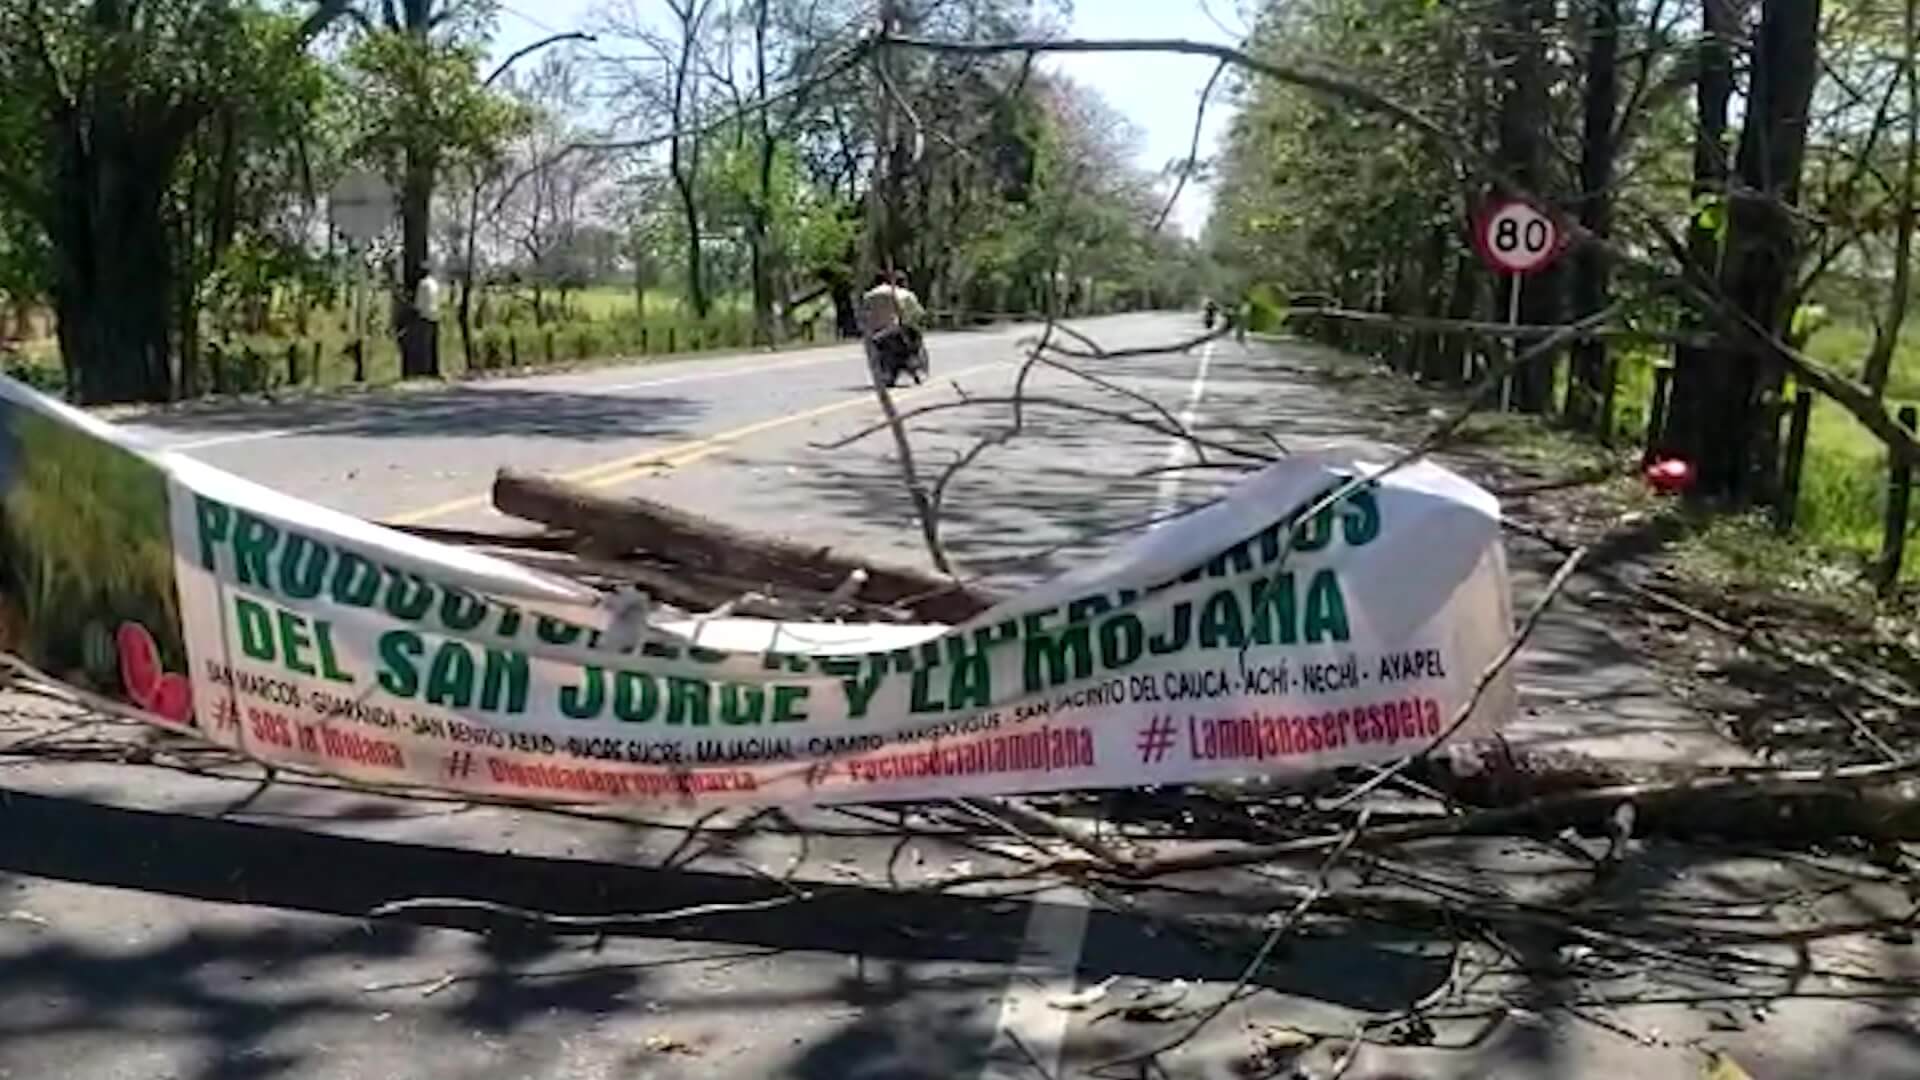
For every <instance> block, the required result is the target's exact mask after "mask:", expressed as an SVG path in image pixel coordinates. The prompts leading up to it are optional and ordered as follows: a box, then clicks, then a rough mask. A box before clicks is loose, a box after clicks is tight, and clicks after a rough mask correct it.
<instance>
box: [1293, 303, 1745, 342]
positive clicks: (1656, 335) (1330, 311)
mask: <svg viewBox="0 0 1920 1080" xmlns="http://www.w3.org/2000/svg"><path fill="white" fill-rule="evenodd" d="M1283 318H1320V319H1334V320H1338V321H1340V322H1351V323H1359V324H1361V325H1364V326H1384V327H1387V328H1388V329H1392V330H1413V331H1419V332H1422V333H1433V334H1471V335H1474V336H1478V337H1491V338H1515V339H1518V340H1523V341H1524V340H1527V339H1530V338H1542V337H1547V336H1549V335H1551V334H1553V333H1555V332H1556V331H1558V330H1559V329H1560V327H1558V326H1541V325H1537V324H1530V323H1496V322H1484V321H1481V320H1477V319H1443V318H1439V317H1437V316H1430V315H1391V314H1387V313H1385V312H1378V311H1353V310H1349V309H1347V308H1334V307H1299V308H1290V309H1288V310H1287V311H1286V312H1284V313H1283ZM1573 340H1576V341H1644V342H1652V343H1658V344H1663V345H1684V346H1690V347H1694V348H1706V347H1709V346H1711V345H1713V344H1715V343H1716V342H1717V341H1718V340H1719V339H1718V338H1715V337H1714V336H1712V335H1710V334H1689V333H1684V332H1680V331H1672V330H1635V329H1632V328H1631V327H1600V326H1596V327H1592V328H1590V329H1586V330H1582V331H1580V332H1579V333H1578V334H1576V335H1574V338H1573Z"/></svg>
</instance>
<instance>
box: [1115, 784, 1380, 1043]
mask: <svg viewBox="0 0 1920 1080" xmlns="http://www.w3.org/2000/svg"><path fill="white" fill-rule="evenodd" d="M1367 820H1368V819H1367V814H1366V813H1365V812H1362V813H1361V815H1360V817H1359V819H1358V820H1357V821H1355V822H1354V823H1353V827H1352V828H1350V829H1348V830H1347V831H1346V833H1345V834H1343V835H1342V836H1341V838H1340V842H1339V843H1338V844H1336V845H1335V846H1334V848H1333V850H1332V851H1330V852H1328V853H1327V857H1326V858H1325V859H1324V860H1322V861H1321V863H1320V870H1319V872H1318V874H1317V875H1316V878H1317V880H1316V881H1315V882H1314V885H1313V887H1312V888H1311V889H1309V890H1307V892H1306V893H1305V894H1304V895H1302V896H1301V897H1300V899H1298V900H1296V901H1295V902H1294V904H1293V906H1292V907H1290V908H1288V909H1287V911H1286V913H1285V914H1284V915H1282V916H1280V918H1279V919H1277V920H1276V921H1275V922H1274V924H1273V928H1272V929H1271V930H1269V931H1268V932H1267V936H1266V938H1265V940H1263V941H1261V942H1260V948H1259V949H1258V950H1256V951H1255V952H1254V954H1253V958H1252V959H1250V960H1248V961H1247V966H1246V967H1245V968H1243V969H1242V970H1241V972H1240V977H1239V978H1238V979H1236V980H1234V984H1233V986H1232V987H1230V988H1229V989H1228V990H1227V992H1226V993H1225V994H1222V995H1221V996H1220V1000H1218V1001H1216V1002H1214V1003H1213V1005H1212V1006H1211V1007H1210V1008H1208V1009H1207V1011H1206V1012H1204V1013H1201V1014H1200V1015H1199V1016H1198V1017H1197V1018H1195V1020H1194V1021H1193V1023H1192V1024H1190V1025H1188V1027H1187V1029H1186V1030H1185V1031H1183V1032H1181V1033H1180V1034H1179V1035H1177V1036H1175V1037H1174V1038H1172V1039H1170V1040H1168V1041H1166V1042H1164V1043H1161V1044H1160V1045H1159V1046H1156V1047H1154V1048H1153V1049H1151V1050H1147V1051H1145V1052H1143V1053H1139V1054H1133V1055H1130V1056H1128V1057H1124V1058H1120V1059H1118V1060H1116V1061H1111V1062H1108V1063H1106V1064H1105V1065H1100V1066H1097V1067H1096V1071H1099V1070H1105V1069H1109V1068H1113V1067H1115V1066H1118V1065H1127V1064H1133V1063H1136V1062H1146V1061H1151V1060H1152V1059H1154V1058H1157V1057H1159V1056H1160V1055H1161V1054H1164V1053H1166V1052H1168V1051H1169V1050H1174V1049H1176V1048H1178V1047H1180V1046H1183V1045H1185V1044H1186V1043H1188V1042H1191V1041H1192V1040H1193V1038H1194V1036H1196V1035H1198V1034H1200V1032H1201V1031H1203V1030H1205V1029H1206V1026H1207V1025H1208V1024H1211V1023H1213V1021H1214V1019H1215V1018H1216V1017H1218V1016H1219V1015H1220V1014H1221V1013H1223V1012H1225V1011H1226V1010H1227V1006H1229V1005H1231V1004H1233V1003H1234V1002H1235V1001H1237V1000H1239V998H1240V993H1241V991H1243V990H1245V989H1246V988H1247V984H1248V983H1250V982H1252V981H1253V977H1254V976H1255V975H1257V974H1259V973H1260V969H1261V968H1262V967H1265V966H1266V963H1267V957H1268V956H1270V955H1271V954H1272V953H1273V950H1274V947H1275V946H1277V945H1279V944H1280V940H1281V939H1282V938H1284V937H1286V935H1287V934H1289V933H1291V932H1292V931H1293V928H1294V927H1295V926H1297V925H1299V923H1300V920H1301V919H1303V918H1305V917H1306V915H1307V911H1308V910H1309V909H1310V908H1312V907H1313V905H1314V903H1315V902H1317V901H1318V900H1319V899H1320V898H1321V897H1322V896H1325V895H1326V893H1327V890H1328V888H1329V887H1330V885H1331V879H1332V877H1333V870H1334V867H1336V866H1338V865H1339V863H1340V860H1341V859H1343V858H1345V857H1346V854H1347V852H1348V851H1349V850H1351V849H1352V847H1353V845H1354V844H1355V842H1357V841H1358V840H1359V839H1360V836H1361V834H1362V833H1363V832H1365V831H1366V828H1367Z"/></svg>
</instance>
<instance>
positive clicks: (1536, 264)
mask: <svg viewBox="0 0 1920 1080" xmlns="http://www.w3.org/2000/svg"><path fill="white" fill-rule="evenodd" d="M1473 241H1474V246H1475V247H1476V248H1478V249H1479V250H1480V257H1481V258H1482V259H1485V260H1486V262H1487V265H1488V266H1490V267H1492V268H1493V269H1495V270H1498V271H1499V272H1501V273H1503V274H1531V273H1534V272H1535V271H1539V270H1545V269H1546V268H1547V267H1548V266H1550V265H1551V264H1552V263H1553V260H1555V259H1557V258H1559V257H1560V250H1561V247H1562V246H1563V245H1562V241H1563V237H1562V235H1561V232H1560V226H1559V224H1558V223H1557V222H1555V221H1554V220H1553V215H1551V214H1548V213H1547V212H1546V211H1544V210H1542V209H1540V208H1539V207H1537V206H1535V205H1533V204H1532V203H1530V202H1526V201H1524V200H1522V199H1504V200H1502V201H1500V202H1497V203H1493V204H1492V205H1490V206H1488V207H1487V208H1486V209H1485V210H1483V211H1481V213H1480V217H1479V220H1478V221H1476V222H1474V226H1473Z"/></svg>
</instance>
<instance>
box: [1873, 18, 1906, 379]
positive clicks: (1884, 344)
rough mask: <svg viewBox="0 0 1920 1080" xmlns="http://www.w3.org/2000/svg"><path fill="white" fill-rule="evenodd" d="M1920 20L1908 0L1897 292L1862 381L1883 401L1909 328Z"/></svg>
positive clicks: (1889, 302)
mask: <svg viewBox="0 0 1920 1080" xmlns="http://www.w3.org/2000/svg"><path fill="white" fill-rule="evenodd" d="M1916 15H1920V0H1906V5H1905V14H1904V17H1903V18H1902V20H1901V26H1900V28H1901V39H1902V41H1903V42H1904V45H1903V46H1902V49H1901V65H1900V80H1901V81H1902V82H1903V83H1905V84H1906V94H1907V118H1906V123H1905V133H1906V143H1907V145H1906V147H1905V152H1904V154H1903V155H1902V162H1901V171H1900V209H1899V211H1898V213H1897V214H1896V215H1895V219H1894V240H1893V288H1892V291H1891V295H1890V296H1889V297H1888V300H1887V320H1886V322H1885V323H1883V324H1881V326H1880V329H1879V331H1878V332H1877V333H1875V334H1874V337H1873V348H1872V349H1871V350H1869V351H1868V353H1867V362H1866V364H1865V366H1864V370H1863V375H1864V381H1865V382H1866V384H1867V389H1869V390H1871V391H1873V393H1874V395H1875V396H1876V397H1877V396H1880V395H1883V394H1885V393H1886V392H1887V377H1888V375H1889V374H1891V373H1892V370H1893V351H1894V349H1895V348H1896V347H1898V345H1899V344H1900V335H1901V332H1902V331H1903V330H1905V329H1906V322H1907V301H1908V300H1909V299H1910V297H1909V293H1911V292H1912V290H1913V233H1914V226H1915V224H1916V220H1915V212H1916V207H1915V206H1914V198H1915V194H1916V192H1915V190H1914V185H1915V179H1916V174H1917V173H1920V72H1916V71H1915V70H1914V62H1915V50H1916V47H1917V46H1920V41H1917V40H1916V37H1915V34H1916V27H1915V16H1916Z"/></svg>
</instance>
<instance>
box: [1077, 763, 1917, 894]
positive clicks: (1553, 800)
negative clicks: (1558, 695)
mask: <svg viewBox="0 0 1920 1080" xmlns="http://www.w3.org/2000/svg"><path fill="white" fill-rule="evenodd" d="M1915 772H1920V760H1913V759H1908V760H1905V761H1901V762H1897V763H1894V764H1889V765H1870V766H1853V767H1849V768H1844V769H1799V770H1780V771H1774V772H1757V771H1756V772H1747V773H1739V774H1719V775H1709V776H1695V777H1691V778H1688V779H1683V780H1677V781H1669V782H1657V783H1647V784H1626V785H1621V786H1617V787H1604V788H1595V789H1593V790H1589V791H1578V792H1572V793H1568V794H1562V795H1551V796H1545V797H1542V798H1536V799H1528V800H1525V801H1523V802H1521V803H1518V804H1516V805H1513V806H1503V807H1496V808H1492V809H1487V810H1480V811H1476V812H1474V813H1470V814H1461V815H1458V816H1455V817H1445V818H1435V819H1432V820H1429V821H1413V822H1404V823H1400V824H1395V825H1386V826H1382V827H1380V828H1378V829H1374V830H1372V831H1371V832H1369V833H1368V834H1367V836H1366V837H1365V838H1364V840H1363V846H1366V847H1376V846H1388V845H1392V844H1404V843H1407V842H1409V841H1413V840H1426V839H1432V838H1435V837H1442V836H1484V835H1489V834H1494V833H1499V832H1501V831H1504V830H1507V829H1512V828H1517V827H1522V826H1525V827H1528V828H1530V829H1536V830H1537V829H1553V828H1557V827H1561V826H1564V825H1567V824H1573V823H1576V822H1582V821H1595V820H1598V819H1599V818H1600V817H1601V816H1604V815H1605V814H1606V813H1610V812H1611V811H1612V809H1613V807H1615V806H1617V805H1619V804H1620V803H1622V802H1631V803H1633V804H1634V805H1635V806H1636V807H1638V808H1639V814H1638V818H1639V821H1640V824H1641V825H1642V826H1643V827H1646V828H1648V829H1659V828H1661V827H1663V826H1668V827H1671V826H1678V827H1679V829H1680V831H1683V832H1691V833H1696V834H1715V833H1721V834H1724V832H1726V831H1732V830H1738V829H1744V830H1745V831H1748V832H1752V831H1754V830H1755V829H1758V830H1759V831H1761V832H1763V833H1764V834H1765V835H1766V836H1768V837H1769V838H1777V837H1779V836H1781V835H1783V834H1785V833H1790V832H1791V831H1792V830H1791V829H1790V828H1787V826H1788V824H1789V818H1790V817H1791V816H1792V814H1793V811H1794V807H1792V806H1791V805H1789V804H1790V803H1792V802H1793V801H1796V800H1799V801H1804V802H1817V801H1818V800H1820V799H1821V798H1822V797H1838V798H1840V799H1842V800H1843V803H1842V812H1843V814H1845V810H1846V807H1845V801H1849V800H1850V801H1852V802H1853V803H1854V804H1855V805H1853V806H1852V807H1851V810H1852V813H1851V814H1846V817H1847V820H1843V821H1839V822H1828V824H1829V825H1834V824H1837V825H1839V826H1840V827H1838V828H1825V829H1821V830H1818V831H1819V832H1820V833H1822V834H1824V835H1826V836H1829V837H1830V836H1833V835H1856V836H1876V835H1884V836H1888V837H1889V838H1894V837H1895V836H1896V834H1907V835H1911V836H1916V837H1920V791H1915V790H1912V789H1911V788H1912V785H1900V786H1898V788H1897V789H1895V788H1891V787H1889V785H1893V784H1894V782H1896V781H1900V780H1902V779H1903V778H1905V777H1908V776H1909V775H1910V774H1912V773H1915ZM1876 788H1880V789H1883V790H1885V791H1887V793H1888V794H1889V795H1891V796H1892V797H1891V798H1889V799H1869V798H1864V797H1863V796H1865V795H1866V794H1868V793H1870V792H1872V791H1873V790H1874V789H1876ZM1712 800H1718V801H1720V802H1721V803H1722V804H1723V805H1725V806H1731V807H1732V812H1731V813H1728V814H1726V815H1725V816H1724V817H1722V818H1708V817H1706V816H1704V815H1703V814H1702V811H1703V810H1704V809H1705V806H1706V804H1707V803H1708V802H1709V801H1712ZM1831 808H1832V807H1830V806H1824V807H1816V808H1815V811H1816V812H1817V811H1818V810H1821V809H1831ZM1663 815H1671V816H1663ZM1688 816H1691V817H1692V818H1693V820H1692V821H1687V820H1685V819H1686V818H1687V817H1688ZM1340 839H1341V838H1340V836H1338V835H1329V836H1310V837H1302V838H1301V839H1298V840H1287V841H1282V842H1279V843H1275V844H1262V845H1252V846H1243V847H1235V848H1228V849H1225V850H1218V851H1204V852H1196V853H1191V854H1184V855H1174V856H1167V857H1163V858H1160V859H1150V860H1147V861H1144V862H1140V863H1137V864H1136V866H1137V870H1136V872H1135V874H1134V876H1135V877H1138V878H1151V877H1159V876H1163V875H1166V874H1176V873H1186V872H1191V871H1195V870H1219V869H1225V868H1227V867H1233V866H1251V865H1255V864H1258V863H1264V862H1272V861H1274V860H1276V859H1281V858H1285V857H1288V856H1293V855H1302V854H1308V853H1311V852H1315V851H1325V850H1327V849H1328V848H1331V847H1333V846H1334V845H1336V844H1338V843H1339V842H1340ZM1089 869H1091V868H1088V867H1081V870H1082V871H1083V872H1084V871H1086V870H1089Z"/></svg>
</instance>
